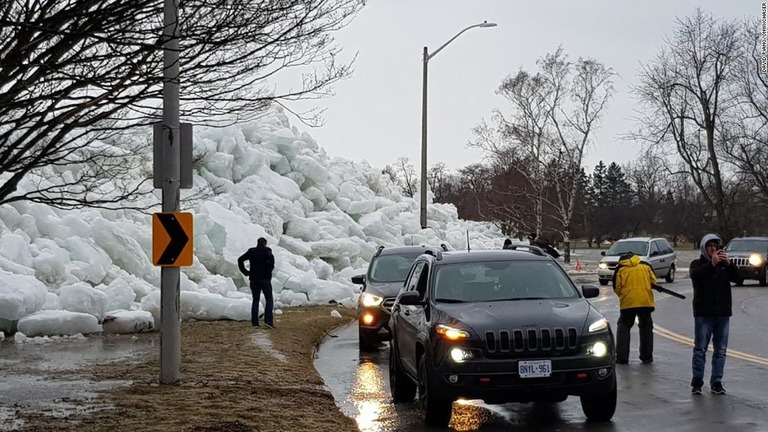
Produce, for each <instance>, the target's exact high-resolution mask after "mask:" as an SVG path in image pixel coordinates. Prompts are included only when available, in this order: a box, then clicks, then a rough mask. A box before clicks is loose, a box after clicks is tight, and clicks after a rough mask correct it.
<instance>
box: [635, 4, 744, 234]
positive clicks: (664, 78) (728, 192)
mask: <svg viewBox="0 0 768 432" xmlns="http://www.w3.org/2000/svg"><path fill="white" fill-rule="evenodd" d="M741 40H742V39H741V38H740V37H739V26H738V24H737V23H735V22H731V21H727V20H718V19H715V18H714V17H713V16H712V15H709V14H705V13H703V12H702V11H701V10H697V11H696V12H695V13H694V14H693V16H691V17H688V18H685V19H679V20H678V22H677V28H676V30H675V32H674V34H673V36H672V37H671V38H668V39H667V40H666V43H665V45H666V46H665V47H664V48H663V49H662V50H661V52H660V53H659V54H658V55H657V56H656V58H655V59H654V60H652V61H651V62H649V63H647V64H645V65H643V66H642V68H641V73H640V84H639V85H638V86H637V87H636V88H635V89H634V91H635V93H636V94H637V96H638V97H639V99H640V102H641V103H642V106H643V108H644V110H645V114H644V115H643V116H642V117H641V118H640V119H639V122H640V125H641V126H640V130H639V131H638V133H637V134H635V135H634V137H635V138H636V139H642V140H647V141H648V143H649V144H650V145H652V146H672V148H674V153H676V155H677V156H678V157H679V158H680V159H681V160H682V162H683V164H682V165H681V166H680V169H676V167H675V166H669V165H668V170H669V172H670V173H673V174H675V173H685V174H686V175H688V176H689V177H690V178H691V180H692V181H693V183H694V184H695V185H696V187H697V188H698V190H699V192H700V193H701V196H702V198H703V199H704V201H705V202H706V204H707V205H708V206H709V207H710V208H711V209H713V210H714V213H715V215H714V225H716V228H717V229H718V230H719V231H720V233H721V235H723V236H725V237H728V236H729V235H730V232H731V228H730V225H729V220H730V213H729V212H730V209H731V207H732V203H733V196H734V194H733V190H732V188H731V187H729V184H732V183H733V182H731V181H730V179H731V178H733V176H734V175H735V172H734V171H733V170H732V169H729V167H728V164H727V161H726V160H725V159H724V157H725V155H726V150H725V147H726V146H728V145H729V144H730V143H729V141H728V140H727V139H726V138H727V133H725V132H724V130H723V126H724V124H723V123H722V119H723V118H724V117H726V116H727V115H728V113H729V112H732V111H733V110H734V109H735V107H736V106H737V103H738V100H737V99H736V97H735V96H734V95H735V92H734V75H733V74H734V68H735V66H736V65H737V64H738V62H739V59H740V57H741V55H742V45H741Z"/></svg>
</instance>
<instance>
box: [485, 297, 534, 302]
mask: <svg viewBox="0 0 768 432" xmlns="http://www.w3.org/2000/svg"><path fill="white" fill-rule="evenodd" d="M546 299H547V297H511V298H503V299H494V300H491V301H520V300H546Z"/></svg>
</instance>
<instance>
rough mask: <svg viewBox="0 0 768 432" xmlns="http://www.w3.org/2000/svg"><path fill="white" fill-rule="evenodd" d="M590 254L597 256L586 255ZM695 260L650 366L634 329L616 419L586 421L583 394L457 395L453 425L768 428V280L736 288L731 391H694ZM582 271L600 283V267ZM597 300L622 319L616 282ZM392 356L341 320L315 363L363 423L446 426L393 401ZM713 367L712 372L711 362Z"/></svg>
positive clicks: (666, 304) (663, 323)
mask: <svg viewBox="0 0 768 432" xmlns="http://www.w3.org/2000/svg"><path fill="white" fill-rule="evenodd" d="M686 255H692V253H691V254H686ZM585 260H588V261H591V260H590V259H589V258H587V257H584V258H582V261H585ZM686 260H687V261H686ZM594 262H596V261H594ZM689 262H690V259H688V256H685V257H683V260H681V263H680V264H679V265H680V267H681V268H683V267H685V268H686V271H685V272H683V271H681V272H680V273H679V274H678V280H677V281H676V282H675V283H672V284H664V285H665V286H666V287H667V288H669V289H672V290H675V291H677V292H680V293H683V294H685V295H686V296H688V298H687V299H686V300H679V299H676V298H673V297H669V296H668V295H666V294H658V293H657V295H656V300H657V305H656V312H655V313H654V316H653V317H654V321H655V324H656V329H655V348H654V358H655V361H654V363H653V364H650V365H644V364H641V363H640V361H639V360H638V359H637V355H638V352H637V338H638V336H637V327H636V326H635V328H633V330H632V337H633V340H632V353H631V358H630V364H629V365H621V366H619V368H618V386H619V401H618V406H617V409H616V414H615V416H614V417H613V420H612V422H610V423H604V424H600V423H588V422H586V419H585V417H584V414H583V412H582V410H581V405H580V403H579V399H578V398H576V397H569V398H568V399H567V400H566V401H565V402H562V403H559V404H507V405H496V406H493V405H485V404H483V403H482V402H480V401H470V402H468V403H466V404H462V405H459V404H458V403H454V412H453V416H452V418H451V424H450V427H449V430H459V431H472V430H481V431H501V430H505V431H523V430H525V431H552V430H557V431H563V432H567V431H583V430H590V431H630V432H631V431H648V430H660V431H666V430H674V431H691V432H694V431H695V432H710V431H711V432H714V431H724V430H727V431H768V417H767V416H766V414H765V413H766V411H768V381H766V378H765V377H766V376H768V332H765V329H766V328H768V312H767V311H768V289H766V288H761V287H759V286H757V284H756V282H755V281H748V282H747V285H746V286H744V287H734V288H733V295H734V317H733V318H732V320H731V333H730V344H729V357H728V361H727V363H726V373H725V378H724V383H725V387H726V389H727V390H728V395H726V396H715V395H711V394H709V393H708V392H707V391H706V390H707V386H705V393H704V394H703V395H701V396H691V395H690V387H689V383H690V374H691V372H690V370H691V366H690V364H691V347H692V334H693V319H692V317H691V304H690V300H691V296H692V293H691V286H690V280H689V279H687V278H685V277H684V275H685V273H687V264H684V263H689ZM593 268H594V267H593ZM578 279H579V280H580V281H585V282H587V281H588V282H592V283H595V284H596V282H597V278H596V276H594V277H593V276H590V275H583V276H579V277H578ZM590 279H594V280H593V281H592V280H590ZM593 304H594V305H595V306H596V307H597V308H598V309H600V310H601V311H602V312H603V313H604V314H605V315H606V316H607V317H608V319H610V320H611V322H612V323H613V324H614V325H615V323H616V319H617V318H618V304H617V301H616V297H615V295H614V294H613V293H612V291H611V289H610V287H601V295H600V297H598V298H596V299H593ZM388 355H389V347H388V344H386V343H385V344H381V345H380V347H379V350H378V351H377V352H374V353H359V351H358V344H357V327H356V324H352V325H350V326H346V327H343V328H340V329H337V331H336V332H335V333H334V334H333V337H331V338H328V339H327V341H326V342H325V343H324V344H323V345H321V347H320V349H319V351H318V358H317V360H316V361H315V367H316V368H317V369H318V371H319V372H320V374H321V376H322V377H323V378H324V380H325V382H326V385H327V386H328V388H329V389H330V390H331V392H332V393H333V394H334V396H335V397H336V401H337V404H338V405H339V406H340V407H341V409H342V411H343V412H344V413H345V414H346V415H348V416H350V417H353V418H355V419H356V420H357V423H358V426H359V427H360V430H361V431H363V432H376V431H427V430H437V429H434V428H427V427H425V426H423V424H422V420H421V416H420V413H419V412H418V410H417V408H416V404H415V403H406V404H398V405H394V404H393V403H392V402H391V396H390V394H389V381H388V380H389V375H388V370H387V368H388V365H387V361H388ZM707 360H708V361H709V356H708V358H707ZM706 374H707V375H706V376H707V377H708V374H709V364H708V365H707V372H706Z"/></svg>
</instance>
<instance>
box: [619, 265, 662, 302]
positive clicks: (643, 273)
mask: <svg viewBox="0 0 768 432" xmlns="http://www.w3.org/2000/svg"><path fill="white" fill-rule="evenodd" d="M655 283H656V275H655V274H654V273H653V269H652V268H651V266H650V265H648V264H646V263H641V262H640V257H638V256H637V255H633V256H631V257H629V258H627V259H623V260H620V261H619V267H618V268H617V269H616V274H615V275H614V277H613V292H615V293H616V295H617V296H619V308H620V309H629V308H637V307H653V306H654V302H653V291H652V289H651V284H655Z"/></svg>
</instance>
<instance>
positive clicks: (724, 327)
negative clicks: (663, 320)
mask: <svg viewBox="0 0 768 432" xmlns="http://www.w3.org/2000/svg"><path fill="white" fill-rule="evenodd" d="M721 244H722V242H721V240H720V237H719V236H717V235H716V234H707V235H705V236H704V237H703V238H702V239H701V243H700V248H701V257H699V259H697V260H694V261H693V262H691V265H690V276H691V282H692V284H693V319H694V346H693V361H692V362H691V367H692V369H693V378H692V379H691V394H694V395H700V394H701V387H702V386H703V385H704V367H705V365H706V362H707V349H708V348H709V341H710V339H711V340H712V348H713V350H714V352H713V353H712V370H711V372H710V373H711V375H710V378H709V388H710V391H711V392H712V393H713V394H716V395H724V394H725V388H723V382H722V379H723V370H724V369H725V353H726V350H727V348H728V331H729V322H730V317H731V282H735V283H742V282H743V281H744V279H743V278H742V277H741V274H740V273H739V269H738V268H737V267H736V265H735V264H734V263H732V262H731V260H730V259H729V258H728V254H727V253H725V251H724V250H723V249H722V247H721Z"/></svg>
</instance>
